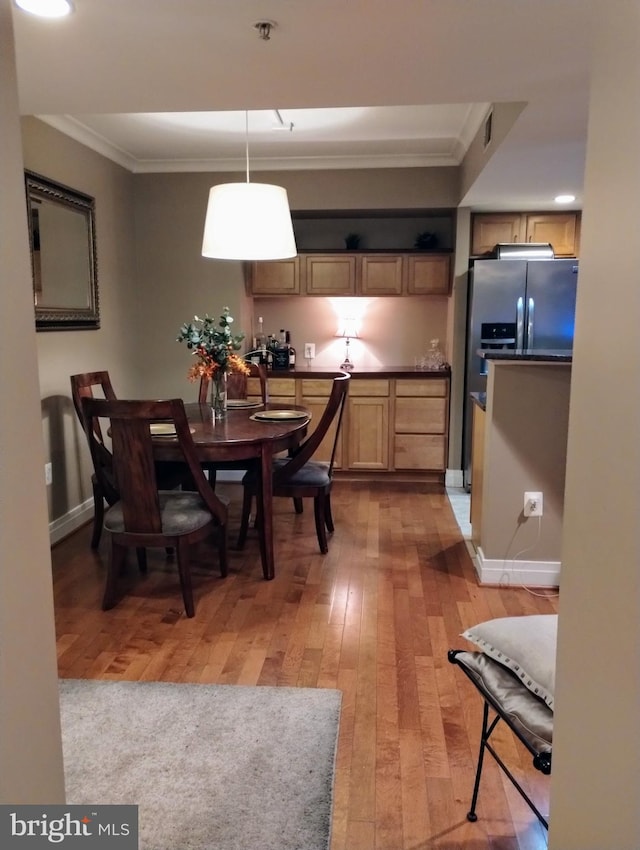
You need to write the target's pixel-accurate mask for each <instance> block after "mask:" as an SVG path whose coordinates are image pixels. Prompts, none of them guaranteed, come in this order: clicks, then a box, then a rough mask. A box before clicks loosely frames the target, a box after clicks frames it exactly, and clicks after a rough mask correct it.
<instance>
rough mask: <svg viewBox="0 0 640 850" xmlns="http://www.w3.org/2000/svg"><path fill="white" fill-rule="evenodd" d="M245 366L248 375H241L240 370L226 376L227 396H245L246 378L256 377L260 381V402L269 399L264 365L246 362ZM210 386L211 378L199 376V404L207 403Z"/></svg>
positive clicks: (238, 397) (234, 397) (237, 397)
mask: <svg viewBox="0 0 640 850" xmlns="http://www.w3.org/2000/svg"><path fill="white" fill-rule="evenodd" d="M247 366H248V367H249V370H250V371H249V374H248V375H243V374H242V373H240V372H230V373H229V375H228V376H227V398H233V399H242V398H247V386H248V381H247V379H248V378H258V379H259V381H260V397H261V399H262V404H266V403H267V402H268V401H269V387H268V383H267V370H266V367H265V366H262V365H261V364H257V363H247ZM210 386H211V379H210V378H209V377H207V375H203V376H202V377H201V378H200V388H199V390H198V402H199V403H200V404H206V403H207V401H208V395H209V387H210Z"/></svg>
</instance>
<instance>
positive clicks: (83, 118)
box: [13, 0, 592, 210]
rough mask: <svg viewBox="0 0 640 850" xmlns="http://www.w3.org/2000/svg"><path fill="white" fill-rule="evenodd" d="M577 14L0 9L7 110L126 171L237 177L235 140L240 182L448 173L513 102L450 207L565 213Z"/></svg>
mask: <svg viewBox="0 0 640 850" xmlns="http://www.w3.org/2000/svg"><path fill="white" fill-rule="evenodd" d="M591 6H592V4H591V3H590V2H588V0H535V2H531V1H530V0H394V2H393V3H390V2H388V0H242V2H240V0H180V2H179V3H177V2H175V0H135V2H131V0H75V12H74V14H73V15H71V16H70V17H68V18H65V19H61V20H57V21H51V20H44V19H37V18H34V17H33V16H31V15H28V14H26V13H24V12H22V11H21V10H19V9H14V16H13V17H14V29H15V43H16V63H17V72H18V92H19V100H20V111H21V112H22V114H25V115H38V116H40V117H43V118H44V119H45V120H47V121H48V122H49V123H51V124H53V125H54V126H57V127H58V128H59V129H61V130H63V131H64V132H66V133H68V134H70V135H72V136H74V138H77V139H79V140H80V141H82V142H84V143H86V144H89V145H90V146H91V147H94V148H95V149H96V150H99V151H100V152H101V153H104V154H105V155H107V156H110V157H111V158H112V159H114V160H115V161H117V162H120V163H121V164H122V165H124V166H125V167H127V168H129V169H130V170H131V171H134V172H140V171H187V170H199V171H200V170H203V169H206V170H216V171H219V170H223V171H224V170H226V171H228V170H241V169H243V168H244V167H245V156H246V143H247V141H248V144H249V152H250V162H251V171H252V173H254V172H255V171H259V170H260V169H269V170H273V169H286V168H312V169H315V168H363V167H398V166H403V167H417V166H422V167H429V166H442V165H457V164H459V163H460V162H461V161H462V158H463V157H464V154H465V152H466V150H467V148H468V145H469V143H470V141H471V139H472V138H473V136H474V135H475V133H476V132H477V130H478V129H479V128H480V127H481V126H482V124H483V122H484V120H485V117H486V115H487V113H488V111H489V109H490V105H491V104H492V103H517V102H524V103H525V104H526V106H525V108H524V109H523V110H522V112H521V114H520V115H519V117H518V118H517V120H516V121H515V123H514V125H513V128H512V129H511V131H510V132H509V133H508V135H507V136H506V138H505V139H504V140H498V141H499V144H498V143H496V144H495V150H494V151H493V153H492V155H491V156H490V158H489V160H488V162H487V164H486V165H485V166H484V168H483V170H482V171H481V173H480V174H479V176H478V177H477V179H475V181H474V182H473V184H472V185H471V186H470V187H469V189H468V191H467V192H466V195H465V197H464V198H463V199H462V204H463V205H465V206H471V207H473V208H475V209H485V210H491V209H523V210H526V209H544V208H549V207H551V206H552V205H553V198H554V197H555V195H557V194H559V193H571V194H574V195H575V196H576V202H575V203H574V204H573V205H572V206H574V207H580V206H581V201H582V179H583V167H584V157H585V140H586V127H587V105H588V78H589V57H590V34H591V32H592V12H591ZM264 20H270V21H273V22H275V25H274V26H273V27H272V29H271V33H270V38H269V39H268V40H264V39H261V38H260V35H259V32H258V30H257V29H256V28H255V24H256V22H258V21H264ZM276 110H277V112H276ZM247 113H248V116H247ZM247 118H248V133H247V125H246V123H245V121H247ZM290 124H293V129H289V125H290ZM276 127H279V129H276ZM488 152H490V151H489V149H488Z"/></svg>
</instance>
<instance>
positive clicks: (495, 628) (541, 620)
mask: <svg viewBox="0 0 640 850" xmlns="http://www.w3.org/2000/svg"><path fill="white" fill-rule="evenodd" d="M557 633H558V615H557V614H531V615H528V616H524V617H499V618H498V619H496V620H487V622H486V623H479V624H478V625H477V626H471V628H469V629H467V630H466V631H464V632H463V633H462V637H463V638H466V639H467V640H469V641H471V642H472V643H475V644H476V646H478V647H480V649H481V650H482V652H483V653H484V654H485V655H488V656H489V657H490V658H492V659H493V660H494V661H497V662H498V663H500V664H502V665H503V666H504V667H508V668H509V669H510V670H513V672H514V673H515V674H516V675H517V676H519V678H520V679H521V680H522V684H523V685H524V686H525V687H526V688H528V689H529V690H530V691H531V693H534V694H535V695H536V696H538V697H540V699H542V700H544V701H545V702H546V704H547V705H548V706H549V708H550V709H553V696H554V691H555V685H556V638H557Z"/></svg>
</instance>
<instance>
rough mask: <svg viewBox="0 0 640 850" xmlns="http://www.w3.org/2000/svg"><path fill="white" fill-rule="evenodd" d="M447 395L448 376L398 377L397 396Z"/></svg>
mask: <svg viewBox="0 0 640 850" xmlns="http://www.w3.org/2000/svg"><path fill="white" fill-rule="evenodd" d="M446 395H447V380H446V378H432V379H426V378H398V379H397V380H396V397H398V396H443V397H446Z"/></svg>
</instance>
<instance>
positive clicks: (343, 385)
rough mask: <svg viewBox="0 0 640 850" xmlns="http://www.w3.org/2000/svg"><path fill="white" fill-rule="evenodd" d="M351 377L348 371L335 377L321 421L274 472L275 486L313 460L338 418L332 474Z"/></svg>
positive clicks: (331, 463)
mask: <svg viewBox="0 0 640 850" xmlns="http://www.w3.org/2000/svg"><path fill="white" fill-rule="evenodd" d="M350 379H351V375H350V374H349V373H348V372H342V373H341V374H340V375H338V376H337V377H335V378H334V379H333V384H332V386H331V393H330V395H329V400H328V401H327V405H326V407H325V409H324V412H323V414H322V416H321V418H320V422H318V425H317V426H316V428H315V430H314V431H313V433H312V434H311V435H310V436H309V437H307V439H306V440H304V442H302V443H301V444H300V445H299V446H298V448H297V449H295V451H294V452H293V454H292V456H291V458H290V459H289V460H288V462H287V463H286V464H284V465H283V466H281V467H279V468H278V469H277V470H276V471H275V472H274V476H273V483H274V486H276V485H278V484H284V483H285V482H286V481H287V479H289V478H291V476H293V475H295V473H296V472H298V470H300V469H301V468H302V467H303V466H304V465H305V463H307V461H309V460H311V458H312V457H313V455H314V454H315V452H316V451H317V449H318V447H319V446H320V444H321V443H322V441H323V440H324V438H325V436H326V434H327V431H328V430H329V428H330V427H331V425H332V423H333V422H334V420H337V424H336V428H335V433H334V437H333V446H332V449H331V458H330V463H329V471H330V474H331V472H332V471H333V465H334V461H335V455H336V449H337V446H338V437H339V435H340V429H341V426H342V416H343V413H344V406H345V402H346V400H347V393H348V391H349V381H350Z"/></svg>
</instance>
